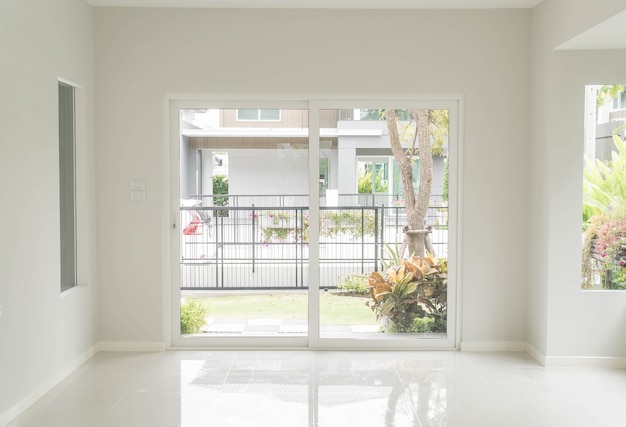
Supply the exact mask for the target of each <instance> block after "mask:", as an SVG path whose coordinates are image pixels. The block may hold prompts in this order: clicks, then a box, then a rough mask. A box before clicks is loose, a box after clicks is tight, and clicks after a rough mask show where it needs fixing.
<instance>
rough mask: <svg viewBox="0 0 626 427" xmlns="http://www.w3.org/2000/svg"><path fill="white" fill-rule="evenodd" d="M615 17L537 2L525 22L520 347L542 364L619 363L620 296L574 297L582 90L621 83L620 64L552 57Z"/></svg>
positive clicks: (625, 310)
mask: <svg viewBox="0 0 626 427" xmlns="http://www.w3.org/2000/svg"><path fill="white" fill-rule="evenodd" d="M623 8H624V4H623V2H618V1H609V0H604V1H598V2H593V3H586V2H581V4H580V5H579V6H577V7H576V8H572V7H571V3H568V2H565V1H562V0H545V1H544V2H543V3H541V5H540V6H539V7H538V8H537V9H536V10H534V12H533V116H532V119H533V120H532V125H533V137H532V147H531V157H530V159H531V162H530V169H529V176H530V179H531V187H530V188H531V198H530V212H529V213H530V225H531V227H530V232H531V234H530V239H531V240H530V241H531V242H534V243H533V244H531V245H530V246H529V259H530V262H529V269H530V271H531V275H530V277H529V288H528V289H529V290H528V292H529V310H528V341H529V343H530V344H531V345H532V346H533V347H534V349H535V350H536V351H537V352H538V353H539V355H541V356H542V357H545V358H546V362H547V363H562V362H563V360H564V358H565V359H567V358H571V357H595V358H608V360H609V361H610V360H614V359H616V360H618V361H619V360H623V358H624V357H626V336H625V335H624V333H623V329H624V326H625V325H626V293H623V292H621V293H620V292H602V291H601V292H583V291H581V290H580V260H581V239H580V227H581V203H582V167H583V156H582V154H583V106H584V86H585V85H586V84H603V83H606V84H610V83H619V82H623V81H626V72H625V71H624V70H625V69H626V68H625V66H626V55H624V51H619V50H617V51H579V52H556V51H553V49H554V48H555V47H556V46H558V45H560V44H562V43H563V42H565V41H567V40H568V39H569V38H571V37H574V36H576V35H577V34H578V33H579V32H583V31H584V30H586V29H587V28H590V27H592V26H594V25H596V24H597V23H599V22H601V21H603V20H604V19H606V18H608V17H610V16H611V15H612V14H614V13H617V12H620V11H621V9H623ZM531 267H532V268H531ZM618 363H619V362H618Z"/></svg>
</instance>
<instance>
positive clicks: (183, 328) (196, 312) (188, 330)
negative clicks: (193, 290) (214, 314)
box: [180, 299, 207, 334]
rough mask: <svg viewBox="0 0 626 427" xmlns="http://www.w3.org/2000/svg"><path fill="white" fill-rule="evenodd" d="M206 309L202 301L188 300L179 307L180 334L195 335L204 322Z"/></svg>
mask: <svg viewBox="0 0 626 427" xmlns="http://www.w3.org/2000/svg"><path fill="white" fill-rule="evenodd" d="M206 316H207V308H206V307H205V305H204V304H202V301H198V300H194V299H189V300H186V301H184V302H183V303H182V304H181V305H180V333H181V334H197V333H198V332H200V328H202V326H203V325H204V323H205V322H206Z"/></svg>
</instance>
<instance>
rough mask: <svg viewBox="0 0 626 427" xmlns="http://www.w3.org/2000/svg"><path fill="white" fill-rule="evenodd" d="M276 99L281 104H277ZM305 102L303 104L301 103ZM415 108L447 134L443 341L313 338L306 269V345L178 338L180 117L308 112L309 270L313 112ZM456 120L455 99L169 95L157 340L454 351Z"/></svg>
mask: <svg viewBox="0 0 626 427" xmlns="http://www.w3.org/2000/svg"><path fill="white" fill-rule="evenodd" d="M281 98H283V97H281ZM306 99H308V101H306ZM355 106H358V107H359V108H422V109H448V110H449V111H450V129H449V155H448V162H449V180H448V181H449V224H450V225H449V230H448V248H449V249H448V260H449V263H448V265H449V271H448V308H449V310H448V318H447V321H448V325H447V334H446V338H427V339H416V338H415V337H414V336H413V337H411V335H408V336H407V335H403V334H397V335H396V334H380V333H377V334H370V335H369V336H368V335H367V334H365V335H363V336H361V335H359V338H351V337H346V338H322V337H320V336H319V332H320V331H319V269H318V268H309V284H310V285H309V290H308V295H309V297H308V299H309V316H308V322H309V325H308V326H309V327H308V336H305V337H214V336H211V337H181V336H180V333H179V327H178V325H179V322H180V286H179V281H180V277H179V276H180V274H179V260H180V242H179V234H180V233H179V227H180V224H178V222H179V200H180V197H179V161H180V159H179V157H180V156H179V146H180V144H179V142H180V131H179V110H180V109H187V108H198V109H200V108H283V109H285V108H294V109H308V110H309V153H308V154H309V205H310V206H309V219H310V221H309V224H310V225H309V227H310V228H309V239H310V242H309V265H311V266H315V265H319V202H320V198H319V188H318V178H319V151H320V147H319V111H320V110H324V109H351V108H354V107H355ZM462 114H463V97H462V96H461V95H459V94H431V95H425V94H412V96H408V95H403V96H401V97H398V96H391V97H383V96H376V97H370V98H358V97H357V98H355V97H354V96H352V97H342V98H340V99H339V98H337V99H315V98H314V97H311V96H308V97H286V98H283V99H281V100H276V98H275V97H265V96H262V97H258V98H255V97H241V96H235V95H232V94H211V95H202V96H198V95H169V96H166V97H165V100H164V118H165V120H164V123H165V125H164V128H165V129H164V135H165V137H164V141H163V150H162V156H163V164H162V169H163V177H164V179H163V200H164V203H163V212H162V214H163V230H164V232H163V254H162V255H163V263H162V265H163V271H162V274H163V288H164V289H163V298H164V304H163V311H164V322H163V333H164V336H165V337H166V340H165V341H166V348H176V349H179V348H309V349H368V350H376V349H386V350H434V349H437V350H454V349H459V347H460V341H461V334H460V306H461V304H460V299H459V296H460V294H461V293H460V285H461V283H460V278H461V274H460V266H461V265H462V264H461V254H460V251H459V248H460V247H461V236H462V233H461V230H460V224H462V221H461V213H462V197H461V196H462V194H463V192H462V188H461V187H462V180H461V179H460V178H459V177H461V176H462V163H463V162H462V161H461V160H462V159H463V144H462V126H461V123H463V121H462Z"/></svg>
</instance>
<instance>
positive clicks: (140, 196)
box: [130, 190, 146, 201]
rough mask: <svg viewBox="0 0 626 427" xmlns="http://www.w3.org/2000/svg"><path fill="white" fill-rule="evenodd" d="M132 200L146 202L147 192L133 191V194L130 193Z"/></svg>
mask: <svg viewBox="0 0 626 427" xmlns="http://www.w3.org/2000/svg"><path fill="white" fill-rule="evenodd" d="M130 200H133V201H143V200H146V192H145V191H137V190H131V192H130Z"/></svg>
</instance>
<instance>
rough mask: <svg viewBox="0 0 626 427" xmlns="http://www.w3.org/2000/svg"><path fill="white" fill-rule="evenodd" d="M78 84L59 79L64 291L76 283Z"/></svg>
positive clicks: (62, 274) (61, 239) (60, 196)
mask: <svg viewBox="0 0 626 427" xmlns="http://www.w3.org/2000/svg"><path fill="white" fill-rule="evenodd" d="M74 92H75V89H74V86H71V85H69V84H66V83H63V82H59V205H60V219H61V221H60V245H61V260H60V261H61V292H63V291H66V290H68V289H71V288H73V287H74V286H76V282H77V279H76V178H75V177H76V109H75V102H74V100H75V97H74Z"/></svg>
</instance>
